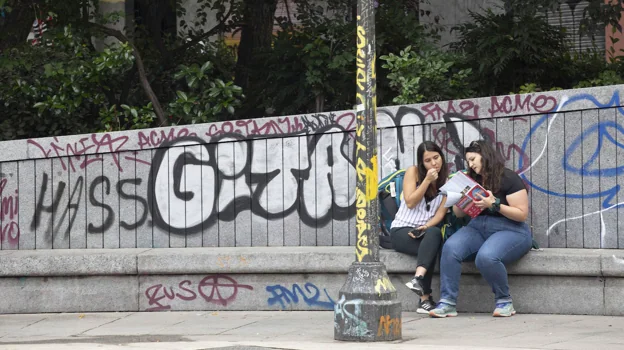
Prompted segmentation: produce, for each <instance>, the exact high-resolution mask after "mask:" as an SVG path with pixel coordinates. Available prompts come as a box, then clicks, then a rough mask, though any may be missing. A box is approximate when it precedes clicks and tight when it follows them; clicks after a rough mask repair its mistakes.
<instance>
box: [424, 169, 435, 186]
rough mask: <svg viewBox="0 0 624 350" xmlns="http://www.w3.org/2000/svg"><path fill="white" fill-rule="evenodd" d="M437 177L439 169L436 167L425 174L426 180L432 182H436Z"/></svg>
mask: <svg viewBox="0 0 624 350" xmlns="http://www.w3.org/2000/svg"><path fill="white" fill-rule="evenodd" d="M437 179H438V171H437V170H435V169H429V171H427V175H426V176H425V180H427V181H429V182H430V183H435V182H436V180H437Z"/></svg>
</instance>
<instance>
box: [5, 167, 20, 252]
mask: <svg viewBox="0 0 624 350" xmlns="http://www.w3.org/2000/svg"><path fill="white" fill-rule="evenodd" d="M7 181H8V180H7V179H2V180H0V198H1V201H0V203H1V207H0V222H1V223H2V230H1V231H0V242H7V243H8V244H9V245H10V246H17V244H18V241H19V235H20V229H19V224H18V223H17V222H16V220H17V213H18V212H19V196H18V190H17V189H16V190H15V194H10V193H9V194H7V193H5V191H4V190H5V189H6V186H7Z"/></svg>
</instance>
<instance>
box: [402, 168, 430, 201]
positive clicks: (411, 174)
mask: <svg viewBox="0 0 624 350" xmlns="http://www.w3.org/2000/svg"><path fill="white" fill-rule="evenodd" d="M417 183H418V171H417V169H416V167H415V166H413V165H412V166H410V167H409V168H407V170H406V171H405V177H403V199H405V204H406V205H407V207H408V208H410V209H412V208H414V207H415V206H416V204H418V203H419V202H420V201H421V200H422V199H423V197H424V195H425V192H427V188H428V187H429V184H430V180H428V179H427V177H425V179H424V180H423V181H422V183H421V184H420V186H418V187H416V184H417Z"/></svg>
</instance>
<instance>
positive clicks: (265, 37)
mask: <svg viewBox="0 0 624 350" xmlns="http://www.w3.org/2000/svg"><path fill="white" fill-rule="evenodd" d="M276 8H277V0H245V8H244V14H243V16H244V17H243V21H244V23H243V25H242V30H241V40H240V44H239V46H238V60H237V62H236V78H235V80H234V83H235V84H236V85H238V86H240V87H242V88H243V91H246V90H247V89H248V88H249V87H250V85H253V78H254V77H253V76H252V74H251V69H250V65H251V63H252V62H254V55H255V53H256V52H258V51H261V50H266V49H270V47H271V39H272V35H273V17H274V16H275V10H276Z"/></svg>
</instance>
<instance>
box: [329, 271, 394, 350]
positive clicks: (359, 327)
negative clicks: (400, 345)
mask: <svg viewBox="0 0 624 350" xmlns="http://www.w3.org/2000/svg"><path fill="white" fill-rule="evenodd" d="M401 336H402V322H401V302H400V301H399V300H398V299H397V293H396V289H395V288H394V286H393V285H392V282H390V278H389V277H388V273H387V271H386V266H385V265H384V264H383V263H381V262H367V263H364V262H362V263H360V262H354V263H353V264H351V266H350V267H349V274H348V276H347V281H346V282H345V284H344V286H342V288H341V289H340V294H339V295H338V302H337V303H336V305H335V307H334V339H335V340H344V341H358V342H375V341H393V340H399V339H401Z"/></svg>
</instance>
